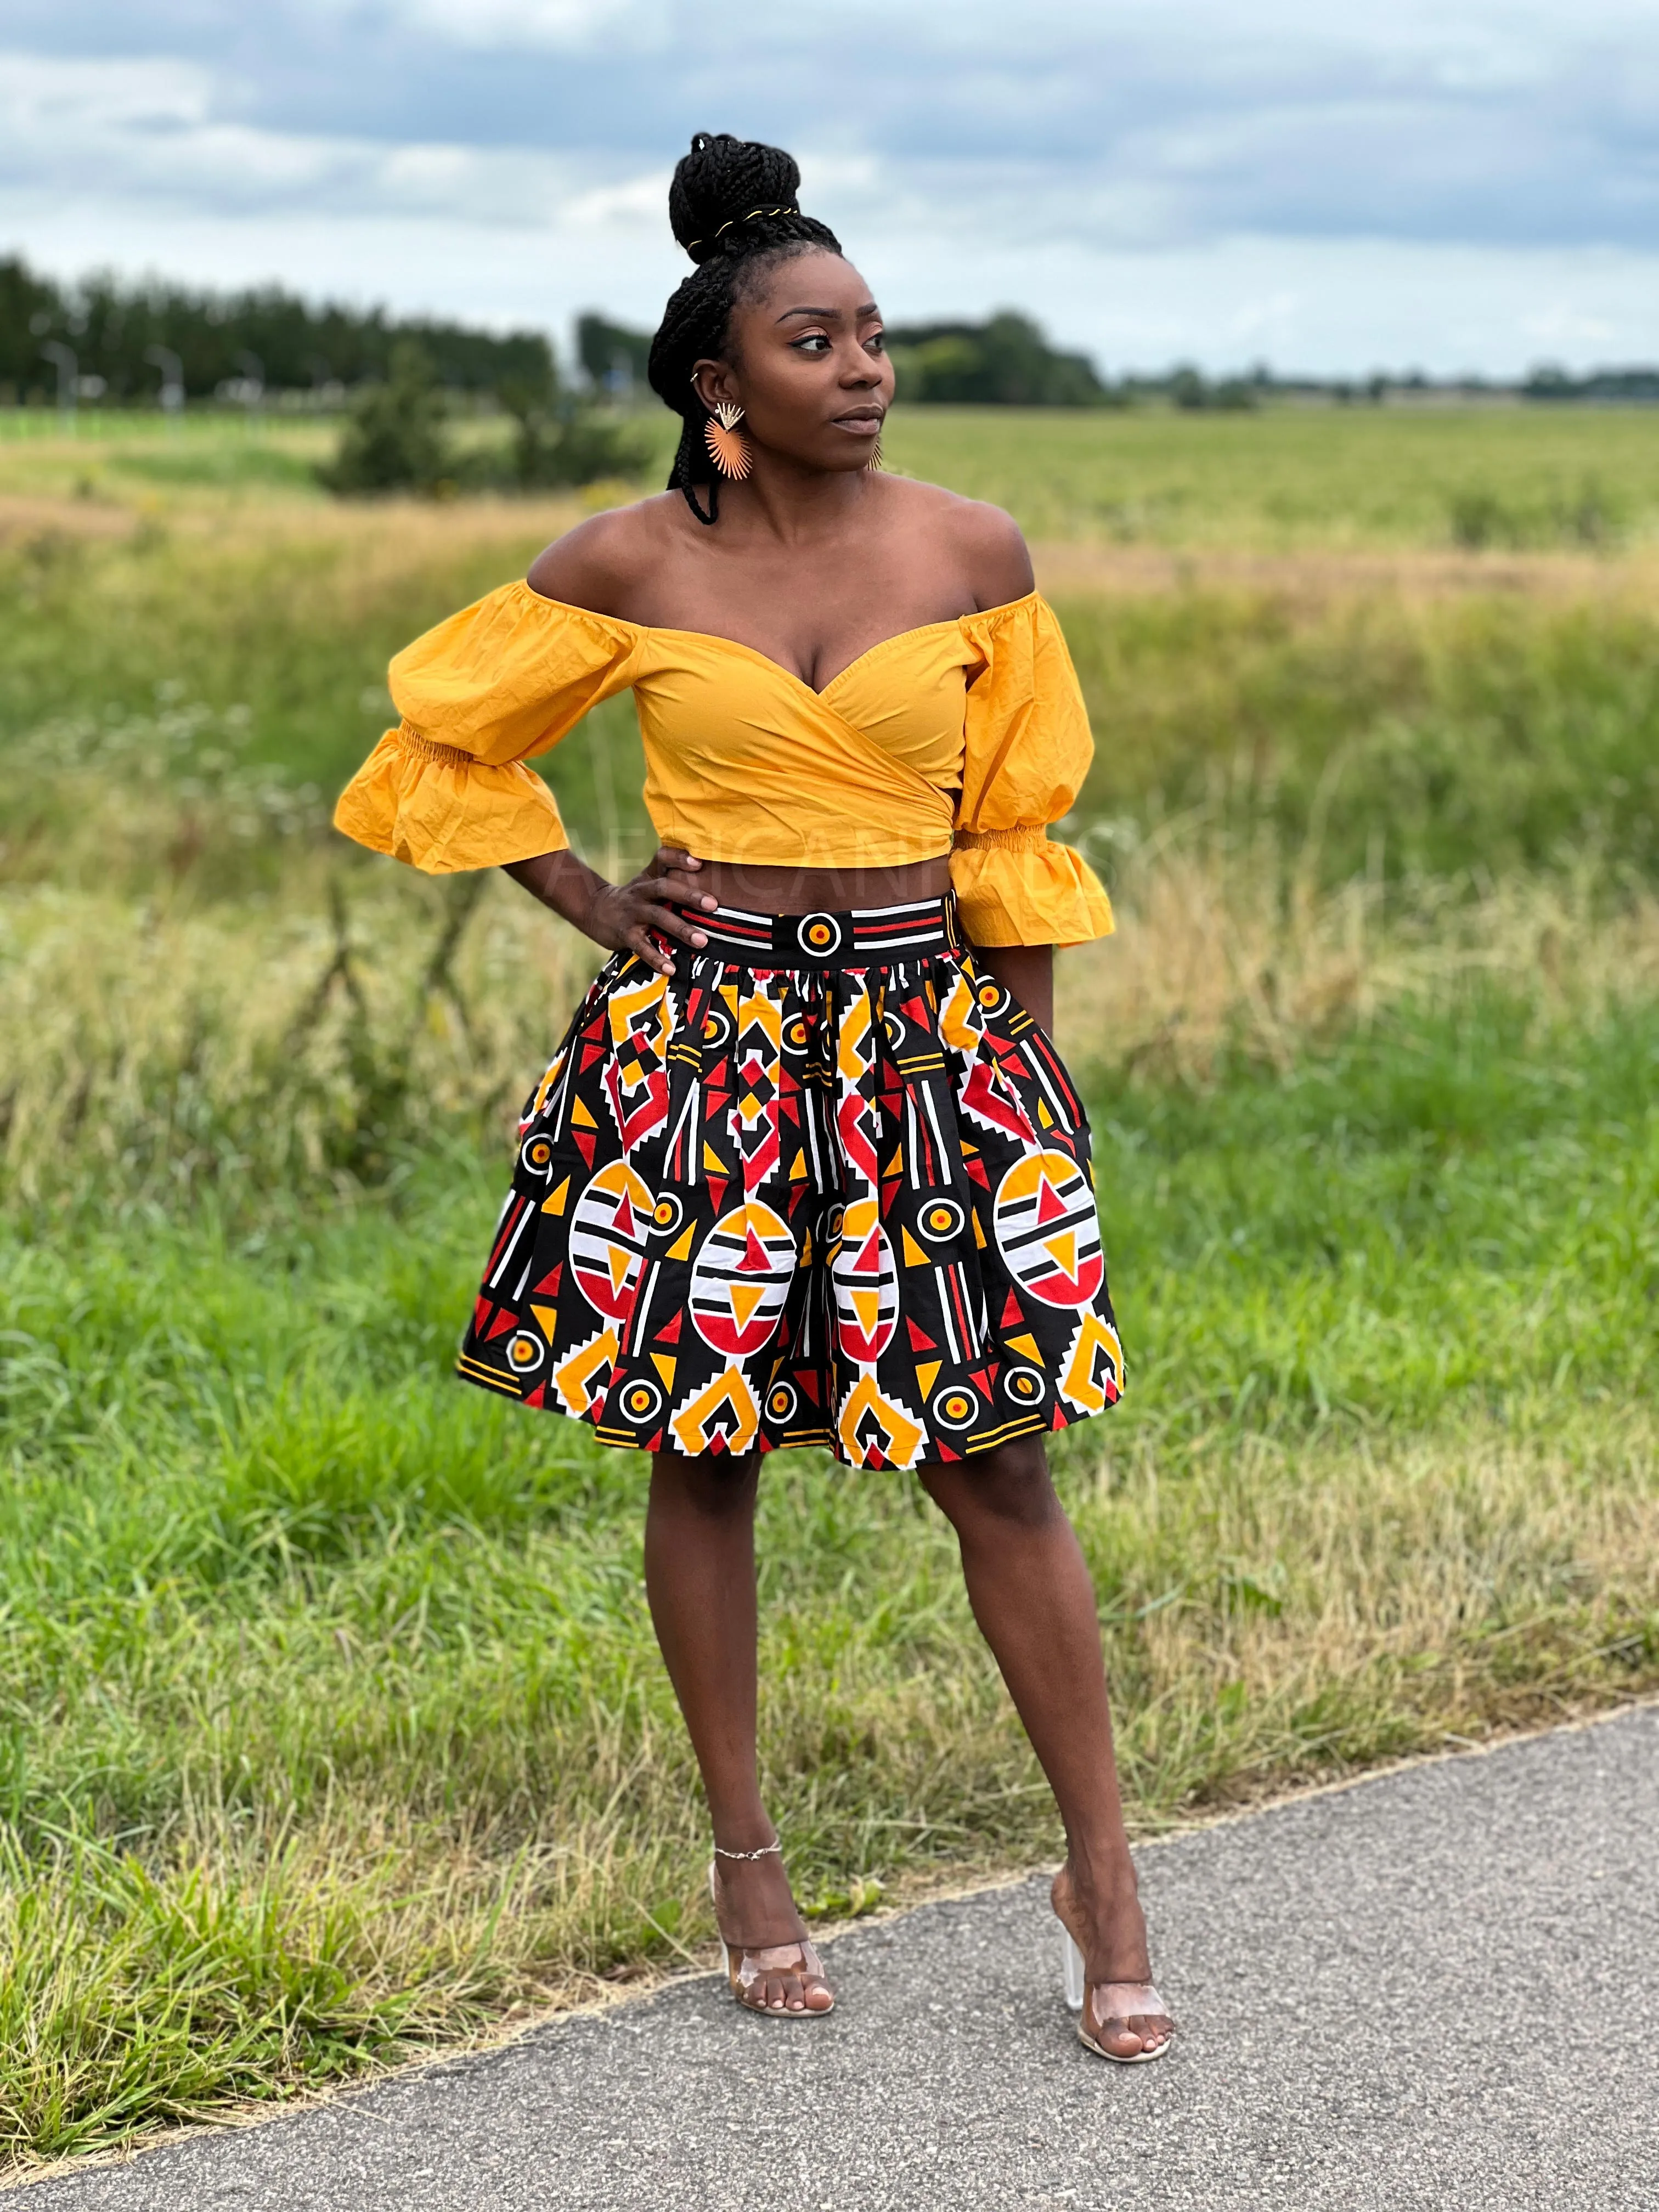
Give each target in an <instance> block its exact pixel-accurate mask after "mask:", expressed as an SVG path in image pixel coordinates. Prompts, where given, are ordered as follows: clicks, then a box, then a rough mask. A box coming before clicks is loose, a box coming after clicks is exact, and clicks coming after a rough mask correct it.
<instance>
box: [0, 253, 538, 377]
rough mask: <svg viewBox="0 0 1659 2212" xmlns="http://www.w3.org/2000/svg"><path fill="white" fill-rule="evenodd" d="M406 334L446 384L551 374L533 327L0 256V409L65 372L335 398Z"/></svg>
mask: <svg viewBox="0 0 1659 2212" xmlns="http://www.w3.org/2000/svg"><path fill="white" fill-rule="evenodd" d="M411 342H412V343H415V344H416V345H418V346H419V347H420V348H421V349H422V352H424V354H425V355H426V356H427V357H428V360H429V361H430V362H431V363H432V367H433V370H434V373H435V375H436V377H437V379H438V380H439V382H440V383H441V384H442V385H444V386H447V387H448V388H449V389H451V390H453V391H460V392H499V391H500V390H501V387H502V386H503V385H505V384H507V383H516V384H518V385H520V386H525V387H526V388H529V389H533V390H536V391H538V392H540V391H544V390H547V389H550V387H551V386H553V384H554V382H555V380H556V373H555V365H554V358H553V349H552V346H551V344H550V343H549V341H548V339H547V337H545V336H544V333H543V332H541V331H511V332H509V333H508V334H507V336H506V337H495V336H494V335H492V334H491V333H490V332H489V331H477V330H470V329H468V328H467V327H466V326H465V325H463V324H460V323H452V322H445V321H441V320H437V319H432V318H427V317H421V316H415V317H404V318H398V317H394V316H392V315H389V314H388V313H386V309H385V308H384V307H370V308H368V309H366V310H364V309H356V308H351V307H341V306H338V305H337V304H336V303H333V302H325V303H323V304H322V305H320V306H316V305H313V303H312V302H311V301H307V300H304V299H301V297H300V296H299V295H297V294H295V293H293V292H288V291H284V290H283V288H282V287H281V286H280V285H277V284H266V285H258V286H253V287H252V288H250V289H247V290H246V291H241V292H216V291H209V290H195V289H191V287H189V286H187V285H184V284H176V283H167V282H165V281H164V280H162V279H161V278H157V277H140V278H138V279H137V280H134V281H127V280H124V279H122V278H120V277H118V276H111V275H107V274H101V275H96V276H88V277H85V278H83V279H82V281H81V282H79V283H75V284H70V285H60V284H58V283H55V282H54V281H53V280H52V278H51V277H49V276H40V275H39V274H38V273H37V272H35V271H34V270H31V269H30V268H29V267H28V265H27V263H26V262H24V261H23V260H22V259H21V257H19V256H17V255H12V256H10V257H9V258H6V259H3V260H0V404H13V405H16V404H20V403H21V404H29V403H30V402H33V401H40V400H44V399H48V398H56V397H57V396H58V393H59V392H60V390H61V388H62V379H63V377H64V375H70V376H73V378H74V379H75V380H76V383H77V384H78V386H79V389H80V393H81V396H82V397H85V398H103V399H107V400H109V401H112V402H113V403H115V404H118V405H120V404H128V405H131V404H139V403H143V402H146V401H149V402H154V401H155V400H157V399H159V398H161V393H162V390H163V387H164V386H166V385H167V384H168V383H170V382H173V381H174V380H175V379H176V381H177V383H178V384H179V386H182V388H183V396H184V397H185V398H190V399H209V398H213V397H214V396H215V395H216V394H225V393H227V392H229V393H230V394H231V396H234V397H243V398H247V397H253V396H257V395H258V393H260V392H316V393H318V394H319V396H320V397H324V398H331V397H335V396H337V394H338V393H339V392H341V391H342V390H343V388H349V387H350V386H356V385H360V384H364V383H368V382H371V381H379V380H384V378H385V377H386V374H387V373H388V371H389V369H390V368H391V363H392V350H393V349H394V348H395V347H397V346H398V345H399V344H407V343H411ZM48 348H49V349H52V350H51V351H50V352H48V351H47V350H46V349H48ZM164 356H171V362H169V361H168V360H167V358H165V357H164ZM70 361H72V362H73V368H70V366H69V362H70ZM174 362H176V364H177V368H176V369H175V368H173V366H172V363H174Z"/></svg>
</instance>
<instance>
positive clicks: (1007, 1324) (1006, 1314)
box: [1002, 1291, 1025, 1328]
mask: <svg viewBox="0 0 1659 2212" xmlns="http://www.w3.org/2000/svg"><path fill="white" fill-rule="evenodd" d="M1024 1319H1025V1316H1024V1314H1023V1313H1022V1312H1021V1311H1020V1310H1019V1300H1018V1298H1017V1297H1015V1296H1014V1294H1013V1292H1012V1291H1009V1293H1008V1303H1007V1304H1006V1306H1004V1308H1003V1309H1002V1326H1003V1327H1004V1328H1019V1327H1021V1325H1022V1324H1023V1323H1024Z"/></svg>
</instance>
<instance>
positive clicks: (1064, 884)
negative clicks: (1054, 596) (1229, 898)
mask: <svg viewBox="0 0 1659 2212" xmlns="http://www.w3.org/2000/svg"><path fill="white" fill-rule="evenodd" d="M963 630H964V632H965V633H966V635H967V637H968V640H969V643H970V644H971V645H973V646H974V647H975V648H976V650H977V652H978V653H979V655H980V658H981V662H982V665H981V668H980V671H979V673H978V674H977V676H976V677H975V678H974V680H973V682H972V684H971V686H970V688H969V693H968V720H967V726H966V746H965V751H964V757H963V774H962V798H961V801H960V804H959V805H958V807H957V831H956V843H955V848H954V849H953V851H952V853H951V884H952V885H953V887H954V889H955V890H956V894H957V908H958V911H959V912H960V914H961V916H962V922H963V928H964V929H965V930H966V932H967V933H968V936H969V939H971V940H972V942H973V943H974V944H975V945H1083V944H1086V943H1087V942H1088V941H1089V940H1090V939H1091V938H1096V937H1104V936H1107V935H1108V934H1109V932H1110V930H1111V928H1112V908H1111V904H1110V902H1109V900H1108V898H1107V896H1106V893H1105V891H1104V890H1103V888H1102V886H1101V884H1100V882H1099V879H1098V878H1097V876H1096V875H1095V873H1094V871H1093V870H1092V869H1091V867H1090V866H1089V865H1088V863H1087V862H1086V861H1085V860H1084V859H1083V856H1082V855H1081V854H1079V853H1074V852H1073V850H1072V848H1071V847H1070V846H1069V845H1060V844H1056V843H1054V842H1053V841H1052V840H1051V839H1050V838H1049V836H1048V824H1049V823H1051V822H1058V821H1059V820H1060V817H1061V816H1062V815H1065V814H1067V813H1069V812H1070V811H1071V808H1072V805H1073V801H1074V800H1075V799H1076V798H1077V794H1078V792H1079V789H1080V788H1081V787H1082V783H1083V779H1084V777H1085V775H1087V773H1088V769H1089V763H1090V762H1091V759H1092V758H1093V757H1094V740H1093V738H1091V735H1090V733H1089V715H1088V710H1087V708H1085V706H1084V703H1083V693H1082V691H1081V690H1080V688H1079V684H1078V680H1077V671H1076V670H1075V669H1074V668H1073V665H1072V656H1071V654H1070V653H1067V651H1066V640H1065V638H1064V637H1063V636H1062V635H1061V634H1060V624H1059V623H1058V622H1057V621H1056V620H1055V618H1054V611H1053V609H1052V608H1051V607H1049V606H1048V604H1047V602H1046V601H1045V600H1044V599H1042V598H1041V597H1040V596H1039V595H1038V594H1037V593H1036V592H1033V593H1032V594H1031V595H1030V598H1028V599H1018V600H1016V601H1015V602H1014V604H1013V605H1011V606H1006V607H994V608H992V609H991V610H990V611H989V612H988V613H986V614H982V615H969V616H968V617H965V618H964V620H963Z"/></svg>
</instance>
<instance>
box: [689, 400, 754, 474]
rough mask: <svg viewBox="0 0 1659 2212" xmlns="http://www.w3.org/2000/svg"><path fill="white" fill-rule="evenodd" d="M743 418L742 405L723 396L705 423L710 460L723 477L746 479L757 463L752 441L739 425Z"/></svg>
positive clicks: (704, 434)
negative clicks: (752, 449)
mask: <svg viewBox="0 0 1659 2212" xmlns="http://www.w3.org/2000/svg"><path fill="white" fill-rule="evenodd" d="M742 420H743V410H742V408H741V407H739V406H738V405H737V404H735V403H734V402H733V401H732V400H730V399H722V400H721V401H720V404H719V405H718V406H717V407H716V408H715V410H714V413H713V414H712V415H711V416H709V418H708V422H706V423H705V424H704V425H703V433H702V435H703V437H704V439H705V440H706V441H707V442H708V458H709V459H710V460H711V461H713V463H714V466H715V467H716V468H717V469H718V470H719V471H720V474H721V475H722V476H723V477H730V478H731V479H732V482H733V483H742V482H743V480H744V477H746V476H747V475H748V473H749V471H750V467H751V466H752V465H753V462H754V455H753V454H752V453H750V447H749V441H748V439H747V438H745V437H744V435H743V433H742V431H741V430H740V429H738V423H739V422H742Z"/></svg>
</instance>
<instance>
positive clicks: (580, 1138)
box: [570, 1129, 593, 1167]
mask: <svg viewBox="0 0 1659 2212" xmlns="http://www.w3.org/2000/svg"><path fill="white" fill-rule="evenodd" d="M570 1133H571V1135H572V1136H573V1137H574V1139H575V1140H576V1150H577V1151H578V1152H580V1154H581V1156H582V1158H583V1159H585V1160H586V1163H587V1164H588V1166H589V1167H592V1164H593V1132H592V1130H591V1129H573V1130H572V1131H571V1132H570Z"/></svg>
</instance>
